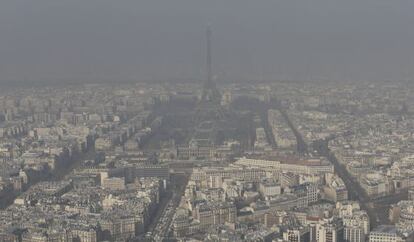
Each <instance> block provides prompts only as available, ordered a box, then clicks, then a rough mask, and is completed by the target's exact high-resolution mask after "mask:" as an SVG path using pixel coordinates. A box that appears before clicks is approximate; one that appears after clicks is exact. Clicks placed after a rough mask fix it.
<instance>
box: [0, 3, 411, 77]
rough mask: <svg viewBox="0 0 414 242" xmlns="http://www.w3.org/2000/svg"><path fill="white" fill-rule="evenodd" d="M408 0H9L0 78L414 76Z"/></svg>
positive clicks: (1, 6)
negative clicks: (207, 57)
mask: <svg viewBox="0 0 414 242" xmlns="http://www.w3.org/2000/svg"><path fill="white" fill-rule="evenodd" d="M413 9H414V2H413V1H407V0H395V1H391V0H346V1H336V0H335V1H328V0H295V1H291V0H289V1H288V0H257V1H251V0H208V1H206V0H204V1H201V0H172V1H171V0H135V1H134V0H120V1H109V0H88V1H84V0H58V1H56V0H36V1H27V0H2V1H0V81H28V82H29V81H30V82H35V81H44V80H46V81H65V80H66V81H67V80H81V81H84V80H85V81H102V80H114V79H115V80H119V81H131V80H170V79H171V80H176V79H197V80H200V79H203V78H205V71H204V69H205V68H204V58H203V55H204V49H203V48H204V45H205V44H204V35H205V33H204V29H205V26H206V25H207V24H210V25H211V26H212V28H213V29H214V35H213V48H214V51H213V55H214V59H215V60H214V67H213V68H214V70H215V72H214V75H215V78H216V79H218V80H339V81H340V80H412V79H413V78H412V77H413V75H414V68H412V66H413V65H414V48H413V45H412V43H414V29H413V27H412V26H413V25H414V15H413V14H412V10H413Z"/></svg>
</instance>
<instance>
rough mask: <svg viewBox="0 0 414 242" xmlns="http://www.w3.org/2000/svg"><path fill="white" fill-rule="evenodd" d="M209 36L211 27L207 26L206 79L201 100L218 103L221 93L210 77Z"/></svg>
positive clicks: (210, 35)
mask: <svg viewBox="0 0 414 242" xmlns="http://www.w3.org/2000/svg"><path fill="white" fill-rule="evenodd" d="M211 37H212V31H211V27H210V26H208V27H207V30H206V45H207V48H206V51H207V53H206V56H207V60H206V69H207V70H206V71H207V80H205V81H204V85H203V92H202V96H201V102H214V103H217V104H220V100H221V95H220V92H219V91H218V89H217V87H216V84H215V83H214V81H213V78H212V56H211Z"/></svg>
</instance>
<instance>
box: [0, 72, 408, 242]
mask: <svg viewBox="0 0 414 242" xmlns="http://www.w3.org/2000/svg"><path fill="white" fill-rule="evenodd" d="M413 91H414V87H413V85H410V84H407V83H404V82H401V83H398V82H392V83H391V82H389V83H388V82H382V83H378V82H377V83H371V82H358V83H348V82H345V83H331V82H260V83H257V82H252V83H250V82H243V83H229V82H220V83H218V82H217V81H213V80H212V79H211V78H210V77H209V78H208V80H207V81H204V82H174V83H171V82H168V83H165V82H159V83H129V84H128V83H124V84H117V85H113V84H104V83H102V84H82V85H67V86H53V85H52V86H50V87H47V88H44V87H32V88H20V87H13V88H10V89H8V90H7V92H6V91H2V93H1V94H0V107H1V109H0V113H1V114H0V120H1V123H0V141H1V142H0V143H1V146H0V160H1V163H0V165H1V169H0V171H1V174H0V202H1V208H2V209H1V210H0V241H81V242H86V241H88V242H90V241H281V242H282V241H283V242H285V241H286V242H296V241H311V242H328V241H347V242H348V241H349V242H364V241H366V242H388V241H396V242H409V241H414V165H413V162H414V110H413V109H412V107H413V106H414V96H412V95H410V94H412V93H413Z"/></svg>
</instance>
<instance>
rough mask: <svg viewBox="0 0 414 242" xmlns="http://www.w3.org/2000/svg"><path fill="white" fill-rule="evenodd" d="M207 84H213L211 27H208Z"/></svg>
mask: <svg viewBox="0 0 414 242" xmlns="http://www.w3.org/2000/svg"><path fill="white" fill-rule="evenodd" d="M206 37H207V82H208V83H211V68H212V67H211V27H210V26H207V35H206Z"/></svg>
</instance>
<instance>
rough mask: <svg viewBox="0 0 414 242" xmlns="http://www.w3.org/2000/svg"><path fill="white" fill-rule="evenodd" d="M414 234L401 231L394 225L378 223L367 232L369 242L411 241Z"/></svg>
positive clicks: (413, 238) (413, 239)
mask: <svg viewBox="0 0 414 242" xmlns="http://www.w3.org/2000/svg"><path fill="white" fill-rule="evenodd" d="M412 241H414V234H413V233H412V232H411V233H410V234H407V233H402V232H400V231H398V229H397V227H396V226H394V225H380V226H378V227H376V228H375V229H374V230H372V231H371V233H370V234H369V242H412Z"/></svg>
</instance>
